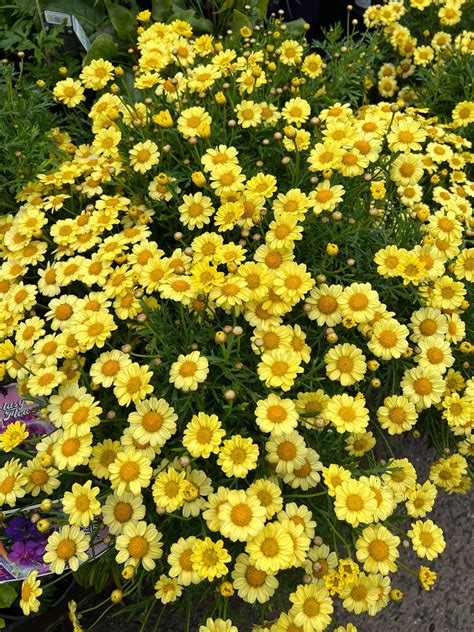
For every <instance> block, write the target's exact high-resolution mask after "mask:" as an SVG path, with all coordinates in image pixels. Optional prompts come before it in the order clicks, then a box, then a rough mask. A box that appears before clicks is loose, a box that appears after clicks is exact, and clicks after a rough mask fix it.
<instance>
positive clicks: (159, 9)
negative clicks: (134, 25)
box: [151, 0, 186, 22]
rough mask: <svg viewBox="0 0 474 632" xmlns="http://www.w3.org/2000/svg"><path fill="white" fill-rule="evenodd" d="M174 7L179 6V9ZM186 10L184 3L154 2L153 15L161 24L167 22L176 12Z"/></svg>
mask: <svg viewBox="0 0 474 632" xmlns="http://www.w3.org/2000/svg"><path fill="white" fill-rule="evenodd" d="M173 5H177V8H173ZM181 9H186V4H185V3H184V2H176V0H175V1H174V2H173V0H152V2H151V13H152V15H153V19H154V20H158V21H159V22H166V21H167V20H168V19H169V18H170V17H171V16H172V15H173V13H174V12H175V11H179V10H181Z"/></svg>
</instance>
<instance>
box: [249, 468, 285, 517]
mask: <svg viewBox="0 0 474 632" xmlns="http://www.w3.org/2000/svg"><path fill="white" fill-rule="evenodd" d="M247 495H248V496H249V497H252V496H255V497H256V498H257V499H258V501H259V503H260V504H261V505H262V507H263V508H264V509H265V512H266V519H267V520H270V518H273V516H274V515H275V514H276V513H277V512H279V511H281V509H282V507H283V497H282V495H281V489H280V487H279V486H278V485H277V484H276V483H274V482H273V481H270V480H268V479H267V478H258V479H256V480H255V481H254V482H253V483H252V484H251V485H250V486H249V487H248V489H247Z"/></svg>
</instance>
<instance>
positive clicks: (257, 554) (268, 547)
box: [245, 522, 294, 575]
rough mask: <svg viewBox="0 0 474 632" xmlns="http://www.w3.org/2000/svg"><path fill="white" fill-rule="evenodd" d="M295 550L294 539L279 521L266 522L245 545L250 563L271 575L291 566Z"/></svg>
mask: <svg viewBox="0 0 474 632" xmlns="http://www.w3.org/2000/svg"><path fill="white" fill-rule="evenodd" d="M293 550H294V545H293V540H292V539H291V536H290V535H289V534H288V532H287V531H286V530H285V529H284V527H283V526H282V525H281V524H280V523H279V522H269V523H268V524H266V525H265V527H264V528H263V529H262V530H261V531H260V532H259V533H258V535H257V536H256V537H255V538H253V540H250V541H249V542H248V543H247V545H246V547H245V552H246V553H247V554H248V556H249V561H250V563H251V564H253V565H254V566H255V567H256V568H257V569H258V570H260V571H264V572H265V573H268V574H270V575H275V574H276V573H277V572H278V571H280V570H284V569H286V568H289V566H290V565H291V562H292V557H293Z"/></svg>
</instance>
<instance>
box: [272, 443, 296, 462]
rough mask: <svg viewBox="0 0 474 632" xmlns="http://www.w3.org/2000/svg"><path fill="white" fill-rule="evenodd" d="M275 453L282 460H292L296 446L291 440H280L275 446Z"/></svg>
mask: <svg viewBox="0 0 474 632" xmlns="http://www.w3.org/2000/svg"><path fill="white" fill-rule="evenodd" d="M277 454H278V456H279V457H280V459H281V460H282V461H293V459H294V458H295V457H296V454H297V450H296V446H295V444H294V443H292V442H291V441H282V442H281V443H280V445H279V446H278V448H277Z"/></svg>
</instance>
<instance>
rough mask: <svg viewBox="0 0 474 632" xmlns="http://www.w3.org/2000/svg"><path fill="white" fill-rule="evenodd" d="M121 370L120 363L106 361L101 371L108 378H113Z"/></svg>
mask: <svg viewBox="0 0 474 632" xmlns="http://www.w3.org/2000/svg"><path fill="white" fill-rule="evenodd" d="M119 369H120V362H119V361H118V360H106V361H105V362H104V364H103V365H102V366H101V369H100V370H101V372H102V374H103V375H105V376H106V377H113V376H114V375H116V374H117V373H118V371H119Z"/></svg>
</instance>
